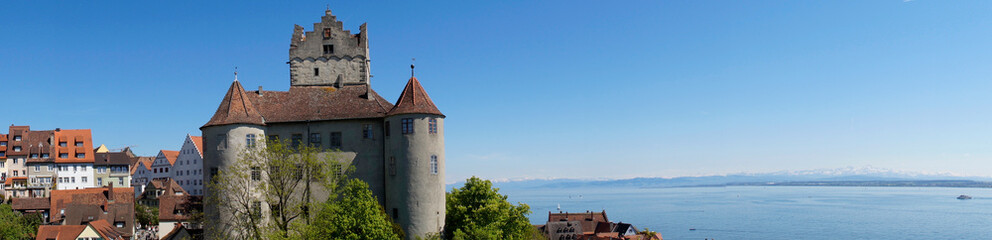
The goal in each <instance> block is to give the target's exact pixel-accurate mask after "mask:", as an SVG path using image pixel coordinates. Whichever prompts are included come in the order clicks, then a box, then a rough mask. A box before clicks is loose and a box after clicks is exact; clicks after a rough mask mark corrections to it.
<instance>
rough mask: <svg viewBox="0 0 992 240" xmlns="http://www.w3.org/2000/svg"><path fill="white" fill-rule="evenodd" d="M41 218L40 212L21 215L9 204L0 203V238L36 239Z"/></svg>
mask: <svg viewBox="0 0 992 240" xmlns="http://www.w3.org/2000/svg"><path fill="white" fill-rule="evenodd" d="M41 220H42V219H41V216H40V215H38V214H28V215H21V213H18V212H15V211H14V209H12V208H11V207H10V205H9V204H0V240H8V239H10V240H14V239H17V240H20V239H34V238H33V236H34V235H35V233H37V232H38V225H41Z"/></svg>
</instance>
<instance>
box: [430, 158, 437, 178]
mask: <svg viewBox="0 0 992 240" xmlns="http://www.w3.org/2000/svg"><path fill="white" fill-rule="evenodd" d="M431 174H434V175H437V155H431Z"/></svg>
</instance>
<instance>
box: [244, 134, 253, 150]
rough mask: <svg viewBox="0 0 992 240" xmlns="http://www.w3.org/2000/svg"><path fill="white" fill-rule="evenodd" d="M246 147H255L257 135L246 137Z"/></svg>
mask: <svg viewBox="0 0 992 240" xmlns="http://www.w3.org/2000/svg"><path fill="white" fill-rule="evenodd" d="M245 146H246V147H249V148H253V147H255V134H247V135H245Z"/></svg>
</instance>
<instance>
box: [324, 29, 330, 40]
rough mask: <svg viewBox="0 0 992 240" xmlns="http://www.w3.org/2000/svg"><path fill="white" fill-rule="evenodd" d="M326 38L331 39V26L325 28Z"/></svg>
mask: <svg viewBox="0 0 992 240" xmlns="http://www.w3.org/2000/svg"><path fill="white" fill-rule="evenodd" d="M324 39H331V29H330V28H325V29H324Z"/></svg>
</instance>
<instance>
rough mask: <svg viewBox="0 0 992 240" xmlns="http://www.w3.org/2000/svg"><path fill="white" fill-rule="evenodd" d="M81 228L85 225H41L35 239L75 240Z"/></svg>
mask: <svg viewBox="0 0 992 240" xmlns="http://www.w3.org/2000/svg"><path fill="white" fill-rule="evenodd" d="M83 230H86V225H41V226H38V235H37V236H36V237H35V239H37V240H48V239H56V240H75V239H76V237H79V234H81V233H83Z"/></svg>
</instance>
